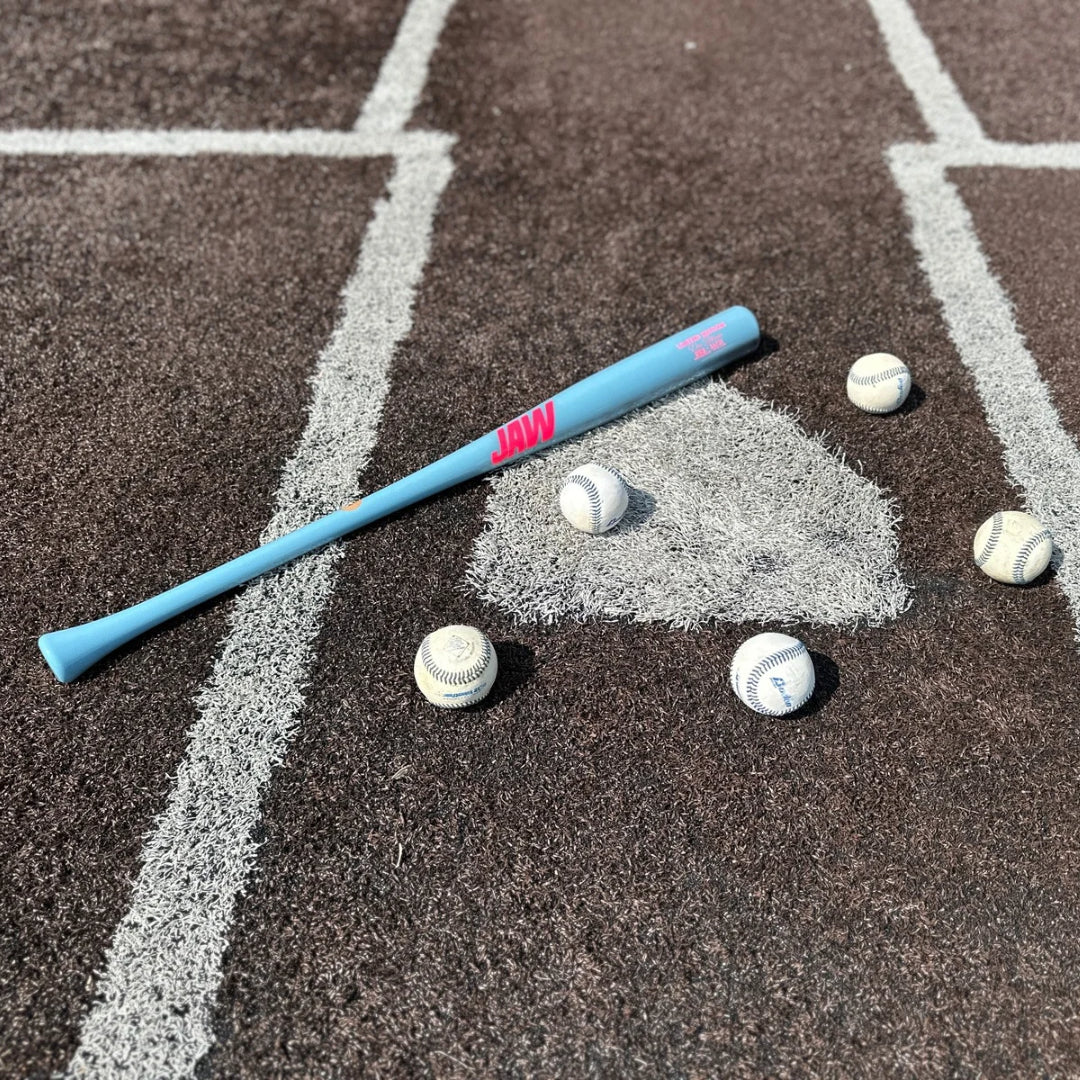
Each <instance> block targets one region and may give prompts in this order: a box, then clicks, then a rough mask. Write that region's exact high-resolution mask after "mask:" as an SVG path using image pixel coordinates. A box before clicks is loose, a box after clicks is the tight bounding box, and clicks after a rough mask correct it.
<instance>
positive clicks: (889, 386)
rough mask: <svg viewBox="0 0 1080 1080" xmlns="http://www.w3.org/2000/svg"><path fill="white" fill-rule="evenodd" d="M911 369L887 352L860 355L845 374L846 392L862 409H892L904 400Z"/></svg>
mask: <svg viewBox="0 0 1080 1080" xmlns="http://www.w3.org/2000/svg"><path fill="white" fill-rule="evenodd" d="M910 390H911V372H910V371H908V367H907V364H905V363H904V361H903V360H900V359H898V358H897V357H895V356H893V355H892V354H891V353H884V352H878V353H869V354H868V355H867V356H860V357H859V359H858V360H856V361H855V363H854V364H852V365H851V370H850V371H849V372H848V377H847V396H848V398H849V399H850V401H851V403H852V404H853V405H858V407H859V408H860V409H862V410H863V411H864V412H870V413H890V412H895V410H897V409H899V408H900V406H901V405H903V404H904V402H905V401H907V396H908V393H909V392H910Z"/></svg>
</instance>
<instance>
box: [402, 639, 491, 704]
mask: <svg viewBox="0 0 1080 1080" xmlns="http://www.w3.org/2000/svg"><path fill="white" fill-rule="evenodd" d="M498 672H499V660H498V657H497V656H496V655H495V649H494V648H493V647H492V644H491V642H490V641H489V640H488V637H487V635H486V634H483V633H481V632H480V631H479V630H477V629H476V627H475V626H456V625H455V626H443V627H441V628H440V629H438V630H433V631H432V632H431V633H430V634H428V636H427V637H426V638H424V640H423V641H422V642H421V643H420V648H419V649H417V650H416V659H415V660H414V661H413V677H414V678H415V679H416V685H417V686H419V687H420V690H421V692H422V693H423V695H424V697H426V698H427V699H428V701H430V702H431V703H432V705H438V706H440V707H441V708H444V709H460V708H462V707H463V706H465V705H472V704H474V703H475V702H477V701H482V700H483V699H484V698H485V697H486V696H487V692H488V691H489V690H490V689H491V687H492V684H493V683H494V682H495V676H496V675H497V674H498Z"/></svg>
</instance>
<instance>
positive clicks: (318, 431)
mask: <svg viewBox="0 0 1080 1080" xmlns="http://www.w3.org/2000/svg"><path fill="white" fill-rule="evenodd" d="M451 172H452V166H451V163H450V160H449V158H448V157H447V156H445V155H441V156H440V157H439V158H437V159H431V158H428V157H424V156H405V157H403V158H401V159H399V161H398V167H397V171H396V173H395V176H394V178H393V180H392V181H391V184H390V190H389V195H388V198H387V199H386V200H384V201H382V202H380V203H379V205H378V206H377V208H376V213H375V217H374V219H373V221H372V223H371V225H370V227H369V229H368V232H367V234H366V236H365V239H364V245H363V250H362V252H361V255H360V259H359V263H358V266H357V269H356V272H355V274H354V276H353V278H352V279H351V280H350V282H349V283H348V285H347V287H346V290H345V298H344V299H345V310H344V315H343V317H342V321H341V323H340V325H339V326H338V327H337V329H336V330H335V332H334V334H333V337H332V338H331V340H330V342H329V344H328V346H327V348H326V349H325V350H324V352H323V354H322V356H321V357H320V359H319V364H318V367H317V369H316V372H315V375H314V379H313V402H312V405H311V409H310V415H309V419H308V425H307V430H306V431H305V433H304V436H303V440H302V442H301V445H300V448H299V450H298V452H297V453H296V455H295V456H294V458H293V459H292V460H291V461H290V462H289V463H288V464H287V465H286V466H285V470H284V476H283V478H282V483H281V486H280V488H279V491H278V503H279V507H280V508H279V510H278V512H277V514H276V515H275V517H274V519H273V521H272V522H271V523H270V525H269V526H268V528H267V529H266V531H265V533H264V534H263V539H264V540H266V539H270V538H271V537H272V536H274V535H278V534H280V533H281V532H283V531H285V530H287V529H289V528H292V527H294V526H295V525H297V524H300V523H302V522H305V521H309V520H310V519H311V518H312V516H314V515H316V514H322V513H325V512H327V511H328V510H330V509H333V508H334V507H336V506H338V505H340V504H341V502H343V501H344V500H346V499H347V498H349V497H351V496H352V495H353V494H354V493H355V484H356V476H357V473H358V472H359V471H360V469H362V468H363V467H364V465H365V464H366V463H367V461H368V460H369V458H370V456H371V452H372V449H373V447H374V445H375V438H376V432H377V427H378V422H379V418H380V416H381V413H382V407H383V402H384V401H385V399H386V395H387V391H388V387H389V383H388V370H389V366H390V361H391V357H392V355H393V351H394V347H395V346H396V344H397V342H398V341H400V340H401V338H402V337H404V335H405V334H406V333H407V332H408V330H409V328H410V326H411V323H412V310H411V309H412V303H413V298H414V295H415V292H416V288H417V286H418V284H419V282H420V277H421V273H422V270H423V266H424V264H425V262H426V260H427V254H428V248H429V244H430V237H431V226H432V221H433V218H434V215H435V210H436V205H437V203H438V200H439V197H440V195H441V193H442V191H443V189H444V188H445V186H446V183H447V182H448V180H449V178H450V174H451ZM341 552H342V547H341V545H334V546H333V547H332V548H330V549H327V550H324V551H322V552H319V553H316V554H314V555H311V556H308V557H307V558H304V559H301V560H299V561H298V562H297V563H294V564H292V565H291V566H289V567H288V568H286V569H285V570H283V571H281V572H279V573H277V574H273V575H270V576H268V577H266V578H263V579H261V580H259V581H257V582H255V583H253V584H252V585H250V586H249V587H248V588H247V589H246V590H245V591H244V592H243V593H242V594H241V595H240V597H239V598H238V599H237V601H236V603H235V605H234V608H233V611H232V614H231V618H230V631H229V635H228V638H227V639H226V641H225V643H224V652H223V654H222V656H221V658H220V659H219V660H218V662H217V663H216V665H215V667H214V671H213V674H212V676H211V678H210V680H209V683H208V685H207V686H206V687H205V688H204V690H203V691H202V693H201V694H200V696H199V699H198V706H199V716H198V720H197V722H196V724H195V725H194V727H193V728H192V731H191V733H190V742H189V746H188V750H187V753H186V755H185V758H184V760H183V762H182V764H181V765H180V768H179V771H178V774H177V780H176V787H175V789H174V791H173V792H172V794H171V796H170V798H169V802H168V805H167V807H166V808H165V810H164V811H163V813H162V814H161V816H160V817H159V818H158V820H157V822H156V825H155V828H154V831H153V834H152V835H151V836H150V838H149V840H148V841H147V843H146V846H145V848H144V850H143V856H142V859H143V865H142V869H141V871H140V874H139V877H138V880H137V882H136V884H135V889H134V895H133V897H132V903H131V907H130V909H129V910H128V912H127V914H126V915H125V916H124V918H123V920H122V921H121V923H120V925H119V927H118V928H117V931H116V934H115V936H114V938H113V942H112V946H111V948H110V949H109V952H108V956H107V966H106V970H105V973H104V975H103V976H102V978H101V980H100V982H99V984H98V995H99V1001H98V1002H97V1003H96V1004H95V1006H94V1007H93V1009H92V1010H91V1012H90V1013H89V1014H88V1015H87V1017H86V1019H85V1021H84V1023H83V1027H82V1033H81V1041H80V1045H79V1048H78V1050H77V1051H76V1053H75V1056H74V1057H73V1059H72V1061H71V1063H70V1067H69V1070H68V1076H70V1077H88V1076H95V1077H98V1076H110V1075H116V1074H117V1073H119V1071H120V1070H121V1069H123V1075H124V1076H125V1077H145V1078H147V1080H150V1078H162V1077H190V1076H193V1075H194V1069H195V1065H196V1063H197V1062H198V1061H199V1059H200V1058H201V1057H202V1056H203V1055H204V1054H205V1053H206V1052H207V1050H208V1049H209V1048H210V1045H211V1043H212V1041H213V1036H212V1032H211V1027H210V1019H211V1011H212V1008H213V1004H214V998H215V995H216V992H217V988H218V985H219V983H220V980H221V974H222V970H221V961H222V954H223V952H224V949H225V947H226V945H227V943H228V934H229V928H230V926H231V923H232V919H233V907H234V903H235V898H236V896H237V895H238V894H239V893H240V892H241V891H242V889H243V886H244V882H245V880H246V879H247V875H248V872H249V871H250V868H251V866H252V864H253V862H254V860H255V856H256V844H255V842H254V841H253V840H252V836H251V834H252V830H253V828H254V827H255V825H256V823H257V822H258V820H259V816H260V812H261V810H260V804H261V799H262V795H263V793H264V791H265V788H266V785H267V783H268V781H269V778H270V773H271V770H272V769H273V767H274V766H275V765H277V764H279V763H280V762H281V760H282V759H283V757H284V755H285V752H286V749H287V747H288V745H289V742H290V740H291V738H292V735H293V732H294V730H295V725H296V716H297V713H298V711H299V709H300V708H301V706H302V705H303V703H304V685H305V683H306V681H307V677H308V671H309V670H310V667H311V663H312V660H313V657H314V645H315V639H316V635H317V634H318V631H319V627H320V624H321V621H322V614H323V610H324V608H325V605H326V602H327V600H328V598H329V596H330V593H331V591H332V589H333V584H334V573H333V569H334V564H335V563H336V561H337V560H338V558H339V557H340V555H341Z"/></svg>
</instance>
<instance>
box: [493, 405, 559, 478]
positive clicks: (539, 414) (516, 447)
mask: <svg viewBox="0 0 1080 1080" xmlns="http://www.w3.org/2000/svg"><path fill="white" fill-rule="evenodd" d="M495 434H496V435H498V437H499V449H498V450H496V451H495V452H494V453H493V454H492V455H491V464H492V465H500V464H502V462H504V461H506V460H507V459H508V458H512V457H514V456H515V455H517V454H520V453H522V452H523V451H525V450H532V449H533V448H534V447H535V446H536V445H537V443H542V442H548V441H550V439H551V438H552V436H553V435H554V434H555V402H554V401H545V402H544V404H543V405H538V406H537V407H536V408H535V409H533V411H532V412H531V413H524V414H523V415H521V416H519V417H518V418H517V419H516V420H511V421H510V423H509V424H503V426H502V427H501V428H499V429H498V430H497V431H496V432H495Z"/></svg>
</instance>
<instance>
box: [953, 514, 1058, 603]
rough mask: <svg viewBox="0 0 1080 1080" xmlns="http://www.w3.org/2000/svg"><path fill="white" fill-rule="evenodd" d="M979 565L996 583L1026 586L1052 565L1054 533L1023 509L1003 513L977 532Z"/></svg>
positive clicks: (984, 523)
mask: <svg viewBox="0 0 1080 1080" xmlns="http://www.w3.org/2000/svg"><path fill="white" fill-rule="evenodd" d="M972 548H973V550H972V554H973V555H974V556H975V565H976V566H977V567H978V568H979V569H980V570H982V572H983V573H984V574H989V575H990V577H992V578H993V579H994V580H995V581H1004V582H1006V583H1007V584H1009V585H1026V584H1027V583H1028V582H1029V581H1034V580H1035V578H1037V577H1038V576H1039V575H1040V574H1041V573H1042V572H1043V571H1044V570H1045V569H1046V568H1047V566H1049V565H1050V556H1051V555H1052V554H1053V551H1054V544H1053V540H1052V539H1051V536H1050V530H1049V529H1047V528H1046V527H1045V526H1044V525H1043V523H1042V522H1041V521H1039V519H1038V518H1033V517H1032V516H1031V515H1030V514H1024V513H1021V512H1020V511H1019V510H999V511H998V512H997V513H996V514H994V516H993V517H990V518H987V519H986V521H984V522H983V523H982V524H981V525H980V526H979V531H978V532H977V533H975V543H974V544H973V545H972Z"/></svg>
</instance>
